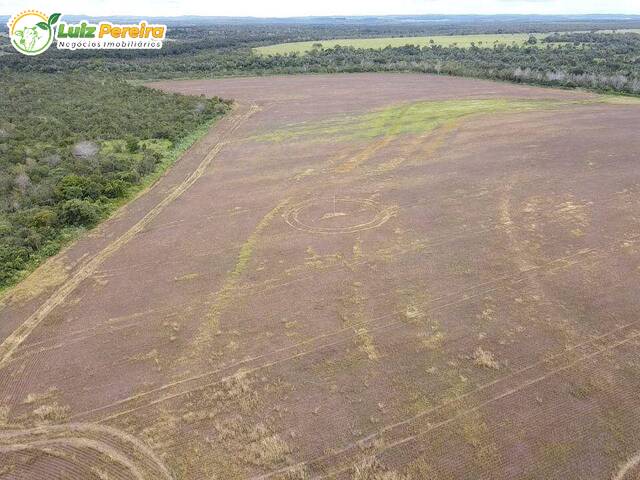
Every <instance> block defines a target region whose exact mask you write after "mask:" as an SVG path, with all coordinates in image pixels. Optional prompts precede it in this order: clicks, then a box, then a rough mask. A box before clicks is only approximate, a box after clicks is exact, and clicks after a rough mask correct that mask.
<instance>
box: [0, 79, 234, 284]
mask: <svg viewBox="0 0 640 480" xmlns="http://www.w3.org/2000/svg"><path fill="white" fill-rule="evenodd" d="M228 108H229V105H228V103H227V102H224V101H222V100H220V99H217V98H214V99H205V98H199V97H187V96H182V95H169V94H166V93H162V92H159V91H155V90H151V89H148V88H144V87H137V86H133V85H130V84H129V83H126V82H123V81H116V80H111V79H106V78H100V79H98V78H92V77H85V76H83V77H81V76H77V75H27V76H25V75H21V76H18V75H15V74H14V75H3V76H2V77H1V78H0V112H2V116H0V289H1V288H2V287H5V286H7V285H10V284H11V283H13V282H15V281H16V280H17V279H19V278H20V277H21V276H22V275H23V274H24V272H25V271H26V270H29V269H30V268H31V267H33V266H34V265H35V264H36V263H37V262H38V261H39V260H40V259H42V258H44V257H46V256H48V255H51V254H53V253H55V252H56V251H57V250H58V249H59V248H60V246H61V245H62V244H64V242H65V241H67V240H69V239H71V238H73V237H74V236H75V235H76V234H77V233H78V232H79V231H81V230H82V229H84V228H87V227H90V226H92V225H94V224H95V223H96V222H98V221H99V220H100V219H101V218H103V217H105V216H106V215H107V214H108V213H109V212H110V211H112V210H113V208H115V207H116V206H118V205H119V204H120V203H121V202H122V201H123V199H125V198H126V197H127V196H129V195H131V194H132V193H133V192H134V191H135V190H136V189H139V188H140V187H141V186H142V185H144V184H145V182H148V181H149V179H150V178H151V177H153V174H154V173H158V172H159V170H160V169H161V168H162V167H163V166H166V165H168V164H169V163H171V161H172V160H174V159H175V157H176V156H177V155H178V154H179V153H180V152H181V151H182V150H183V149H184V148H185V147H186V146H187V145H188V143H189V141H190V139H192V137H193V135H194V132H196V131H197V129H198V128H199V127H206V126H207V125H208V124H209V123H210V122H211V121H212V120H213V119H215V118H216V117H218V116H220V115H222V114H223V113H224V112H225V111H226V110H227V109H228Z"/></svg>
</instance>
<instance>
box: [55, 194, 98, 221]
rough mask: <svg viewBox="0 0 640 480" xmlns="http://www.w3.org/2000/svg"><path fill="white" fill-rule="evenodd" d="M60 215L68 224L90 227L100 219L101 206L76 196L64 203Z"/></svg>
mask: <svg viewBox="0 0 640 480" xmlns="http://www.w3.org/2000/svg"><path fill="white" fill-rule="evenodd" d="M60 217H61V218H62V221H63V222H64V223H65V224H67V225H74V226H81V227H89V226H91V225H95V223H96V222H97V221H98V220H99V219H100V207H99V206H97V205H96V204H94V203H91V202H88V201H86V200H80V199H77V198H74V199H72V200H67V201H66V202H64V203H63V204H62V207H61V212H60Z"/></svg>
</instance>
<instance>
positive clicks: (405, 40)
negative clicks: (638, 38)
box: [255, 29, 640, 55]
mask: <svg viewBox="0 0 640 480" xmlns="http://www.w3.org/2000/svg"><path fill="white" fill-rule="evenodd" d="M616 32H618V33H624V32H627V33H629V32H630V33H640V29H628V30H616ZM601 33H613V32H612V30H601ZM532 35H533V36H534V37H536V38H537V39H538V40H540V39H542V38H544V37H546V36H547V35H549V34H548V33H534V34H529V33H502V34H484V35H434V36H431V37H383V38H340V39H334V40H317V41H311V42H291V43H279V44H277V45H268V46H266V47H257V48H255V51H256V53H258V54H260V55H276V54H284V53H294V52H295V53H304V52H308V51H309V50H312V49H313V48H314V47H313V45H314V44H321V45H322V48H333V47H335V46H337V45H340V46H343V47H355V48H385V47H389V46H391V47H402V46H405V45H418V46H420V47H424V46H428V45H433V44H435V45H442V46H443V47H450V46H453V45H456V46H458V47H462V48H468V47H470V46H471V44H472V43H475V44H476V45H477V46H479V47H483V46H484V47H486V46H492V45H494V44H495V43H503V44H505V45H511V44H514V43H515V44H518V45H522V44H524V43H525V42H526V41H527V39H528V38H529V37H530V36H532ZM538 45H540V43H538ZM545 45H548V44H545Z"/></svg>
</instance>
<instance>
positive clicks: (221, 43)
mask: <svg viewBox="0 0 640 480" xmlns="http://www.w3.org/2000/svg"><path fill="white" fill-rule="evenodd" d="M518 26H519V27H520V28H524V26H523V25H518ZM534 26H536V27H537V30H541V31H547V30H548V29H549V28H550V27H552V26H557V25H555V24H552V25H546V24H534ZM570 26H575V25H574V24H570ZM630 26H633V25H630ZM529 27H530V28H529V30H531V29H532V25H529ZM565 27H566V25H565ZM512 29H513V25H510V24H506V25H505V24H502V23H501V24H496V25H492V26H491V28H489V27H488V26H487V25H485V26H484V30H483V31H482V33H495V32H505V31H511V30H512ZM477 30H479V27H478V26H476V27H475V29H473V30H472V29H470V28H469V27H468V26H466V24H462V25H454V26H450V27H449V28H448V30H447V28H445V26H443V25H439V26H438V27H437V28H436V27H432V26H431V27H429V28H427V27H420V28H419V26H415V25H410V26H408V27H407V26H397V25H396V26H393V25H391V26H389V25H374V26H369V27H367V26H362V25H356V26H351V25H349V26H344V25H337V26H327V25H317V26H309V25H297V26H296V25H288V24H287V25H275V26H273V25H245V26H236V25H223V26H207V27H203V26H197V27H196V26H189V27H187V26H175V27H173V28H172V29H171V30H170V33H169V35H170V38H171V40H170V41H167V42H166V44H165V46H164V47H163V48H162V49H161V50H159V51H98V52H96V51H75V52H71V53H70V52H68V51H57V50H56V49H54V48H51V49H50V50H49V51H48V52H46V53H45V54H43V55H41V56H38V57H25V56H22V55H19V54H17V53H15V52H13V51H12V50H11V47H10V45H8V42H7V41H6V38H4V39H3V38H1V37H0V72H5V73H11V72H22V73H73V72H76V73H80V72H81V73H90V74H117V75H118V77H119V78H130V79H153V78H179V77H214V76H227V75H263V74H281V73H321V72H365V71H414V72H429V73H438V74H447V75H462V76H473V77H481V78H489V79H500V80H509V81H515V82H528V83H537V84H545V85H557V86H563V87H576V86H577V87H584V88H591V89H596V90H605V91H618V92H624V93H633V94H637V93H640V80H639V79H640V34H638V33H633V32H624V31H622V32H620V33H600V32H595V31H585V32H580V33H572V32H558V33H552V34H550V35H549V36H548V37H547V38H545V39H544V40H543V41H540V42H538V41H535V39H533V41H532V42H531V44H525V45H504V44H493V43H492V44H477V45H474V46H472V47H471V48H463V47H458V46H455V45H454V46H448V47H444V46H440V45H430V46H427V47H417V46H411V45H408V46H404V47H397V48H391V47H389V48H385V49H378V50H374V49H355V48H350V47H336V48H318V49H315V50H314V51H312V52H309V53H308V54H281V55H270V56H262V55H259V54H257V53H255V52H254V50H253V49H252V48H253V47H256V46H260V45H265V44H270V43H278V42H287V41H302V40H309V39H320V40H321V39H325V38H340V37H342V38H349V37H353V36H375V35H379V34H385V35H397V34H398V33H399V32H402V33H403V34H405V35H406V34H411V35H419V34H427V33H429V34H433V33H434V32H435V33H439V34H442V33H443V32H444V33H447V32H448V33H452V34H453V33H460V32H467V31H473V32H474V33H476V31H477ZM592 30H595V29H594V28H592Z"/></svg>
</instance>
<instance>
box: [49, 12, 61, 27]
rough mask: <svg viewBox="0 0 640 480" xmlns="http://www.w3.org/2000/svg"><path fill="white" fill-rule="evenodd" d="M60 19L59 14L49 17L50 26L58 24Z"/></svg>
mask: <svg viewBox="0 0 640 480" xmlns="http://www.w3.org/2000/svg"><path fill="white" fill-rule="evenodd" d="M59 18H60V14H59V13H52V14H51V16H50V17H49V22H48V23H49V26H51V25H53V24H54V23H56V22H57V21H58V19H59Z"/></svg>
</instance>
